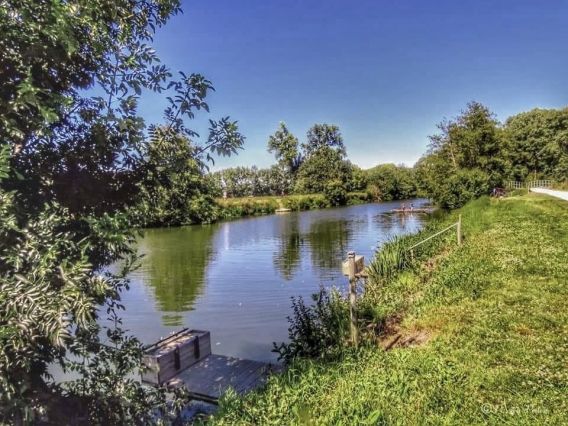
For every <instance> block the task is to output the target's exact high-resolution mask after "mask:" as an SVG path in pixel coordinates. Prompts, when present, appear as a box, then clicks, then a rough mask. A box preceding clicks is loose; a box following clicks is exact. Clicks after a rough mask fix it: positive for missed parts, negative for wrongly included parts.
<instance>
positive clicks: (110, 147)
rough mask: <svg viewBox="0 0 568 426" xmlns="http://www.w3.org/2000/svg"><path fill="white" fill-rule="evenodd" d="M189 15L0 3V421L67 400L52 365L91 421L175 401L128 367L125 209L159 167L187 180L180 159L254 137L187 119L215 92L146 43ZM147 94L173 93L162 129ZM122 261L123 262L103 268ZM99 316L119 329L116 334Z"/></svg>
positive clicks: (158, 3) (199, 162)
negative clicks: (196, 125)
mask: <svg viewBox="0 0 568 426" xmlns="http://www.w3.org/2000/svg"><path fill="white" fill-rule="evenodd" d="M179 10H180V8H179V1H178V0H116V1H112V2H108V1H103V0H92V1H89V2H85V1H82V2H67V1H63V0H54V1H43V0H42V1H36V0H24V1H14V0H6V1H3V2H1V3H0V31H1V32H2V38H1V39H0V50H1V51H2V54H1V55H0V78H1V79H2V87H1V88H0V94H1V96H0V144H2V146H0V148H1V149H0V152H1V153H2V154H1V155H0V156H1V157H2V158H3V160H0V164H3V166H2V167H1V168H0V169H2V170H4V169H5V168H7V170H8V171H7V172H3V173H2V178H1V180H0V235H1V238H0V343H1V345H0V360H1V362H0V389H1V391H0V421H1V422H7V423H18V422H32V421H34V415H35V414H37V412H38V410H39V411H41V410H44V409H46V408H49V407H44V406H42V402H41V401H45V400H46V397H47V396H48V395H56V394H57V395H58V390H57V388H55V387H53V386H51V385H52V383H51V382H50V380H49V377H48V376H46V375H45V373H46V367H47V365H49V364H50V363H52V362H54V361H58V362H60V363H61V365H63V366H64V367H65V368H67V369H69V368H75V369H76V370H77V372H78V373H79V377H80V379H79V382H75V385H74V384H73V382H71V383H70V384H68V385H67V387H68V391H69V392H70V393H71V395H74V396H77V397H79V398H80V399H81V400H82V401H86V402H87V403H88V405H89V410H90V411H89V415H90V416H91V420H92V421H93V422H95V423H96V422H97V421H102V419H104V421H105V422H109V423H113V422H114V423H128V422H131V423H134V422H139V423H145V422H149V421H152V419H155V417H153V414H154V413H152V412H151V410H153V409H155V408H156V407H159V405H157V404H158V403H160V404H162V405H161V407H162V408H164V407H165V399H164V398H161V397H160V396H159V395H158V394H159V393H152V391H151V390H149V389H145V388H142V387H141V386H140V385H139V384H137V383H136V382H134V381H132V380H130V379H129V378H128V377H127V376H126V375H127V374H129V373H130V370H131V369H135V368H136V367H137V366H139V358H138V356H139V355H140V351H139V350H140V345H139V343H138V342H137V341H136V340H135V339H130V338H127V337H125V335H124V333H123V332H122V331H121V330H120V317H119V316H118V310H120V308H121V305H120V303H119V299H120V291H121V290H123V289H125V288H127V287H128V280H127V279H126V274H127V272H128V271H129V270H130V268H131V267H132V265H133V262H134V261H135V255H134V253H133V251H132V243H133V241H134V235H133V233H132V232H131V231H129V229H130V227H131V222H130V221H129V218H128V217H127V216H126V215H125V214H123V213H122V212H123V211H125V208H126V207H128V206H131V205H132V204H134V203H135V202H136V201H137V199H138V195H139V193H138V191H139V188H140V184H141V183H143V178H144V176H145V173H146V172H147V171H148V170H149V169H152V168H153V167H154V164H153V163H159V162H160V161H162V159H163V160H164V161H165V167H166V169H165V171H166V172H165V173H163V174H162V175H161V177H165V178H167V179H169V180H170V182H169V183H167V185H171V184H172V181H171V178H172V177H175V179H174V180H177V179H178V178H183V179H185V176H180V175H179V174H176V173H177V172H178V170H177V169H176V167H177V164H176V161H177V160H175V161H170V160H171V159H172V158H171V156H170V154H173V155H174V156H175V155H177V154H176V152H180V153H182V154H183V155H182V159H181V161H182V162H188V161H190V160H191V161H193V162H195V164H196V166H194V167H203V165H204V164H205V163H207V162H208V161H211V160H212V155H213V154H219V155H230V154H233V153H235V152H236V151H237V149H239V148H240V146H241V145H242V143H243V138H242V136H241V135H240V134H239V133H238V131H237V126H236V123H235V122H233V121H230V120H229V119H228V118H224V119H221V120H218V121H214V120H212V121H211V123H210V132H209V137H208V138H207V140H206V141H205V142H203V143H202V144H199V143H198V142H197V141H196V140H197V134H196V133H195V132H194V131H193V130H191V128H190V127H188V124H187V123H188V121H189V120H191V119H192V118H193V117H194V116H195V114H196V113H197V112H198V111H201V110H203V111H209V106H208V104H207V102H206V97H207V95H208V93H209V92H210V91H211V90H213V87H212V85H211V83H210V82H209V81H208V80H207V79H205V78H204V77H203V76H201V75H198V74H191V75H185V74H180V76H179V77H178V78H174V77H173V74H172V72H171V71H170V70H169V69H168V68H166V67H165V66H164V65H162V64H161V63H160V62H159V58H158V57H157V55H156V53H155V51H154V50H153V48H152V47H151V45H150V43H151V42H152V39H153V36H154V33H155V30H156V29H157V28H159V27H161V26H162V25H164V24H165V23H166V21H167V20H168V19H169V18H170V17H171V16H172V15H173V14H175V13H177V12H179ZM85 89H91V90H85ZM143 91H154V92H158V93H161V92H164V93H168V94H169V95H170V96H169V97H168V101H169V105H168V107H167V109H166V111H165V114H164V122H162V123H158V124H157V125H156V126H153V127H151V128H150V130H151V131H150V133H151V137H149V136H148V134H147V132H146V131H145V123H144V121H143V120H142V118H141V117H140V115H139V114H138V111H137V101H138V98H139V96H141V94H142V92H143ZM190 140H191V141H192V142H191V143H190V142H189V141H190ZM160 149H164V152H161V153H160V155H157V156H156V155H155V153H156V152H155V150H160ZM4 165H7V167H4ZM158 169H159V167H158V166H156V167H155V168H154V170H158ZM158 171H159V170H158ZM172 171H173V174H172ZM167 185H166V186H167ZM173 187H176V185H173ZM118 260H122V261H123V262H122V264H123V265H124V270H123V271H121V272H120V273H117V274H111V273H110V272H108V271H106V268H105V266H106V265H108V264H109V263H111V262H115V261H118ZM101 305H102V306H101ZM101 312H102V313H106V314H107V315H108V317H109V318H110V319H111V321H112V322H113V323H114V325H115V326H114V327H110V328H107V329H106V333H104V331H105V330H102V329H101V326H100V325H99V323H98V322H97V318H98V315H99V314H100V313H101ZM101 337H103V338H104V339H105V340H106V341H102V340H101ZM103 343H104V344H103ZM105 344H110V345H111V346H113V347H114V350H113V351H109V350H108V349H107V347H106V346H105ZM69 353H73V354H75V355H76V356H78V357H79V359H81V358H82V357H84V359H85V360H87V359H88V360H89V362H88V363H86V362H85V364H82V363H76V362H75V361H74V359H73V357H68V356H67V355H68V354H69ZM109 365H112V366H113V367H112V368H107V367H108V366H109ZM76 383H80V385H76ZM61 423H66V421H63V420H62V421H61Z"/></svg>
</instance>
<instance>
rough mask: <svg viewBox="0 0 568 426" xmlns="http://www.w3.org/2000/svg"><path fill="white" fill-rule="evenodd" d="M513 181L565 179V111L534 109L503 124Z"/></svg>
mask: <svg viewBox="0 0 568 426" xmlns="http://www.w3.org/2000/svg"><path fill="white" fill-rule="evenodd" d="M505 135H506V138H507V142H508V149H509V158H510V161H511V164H512V177H513V178H514V179H516V180H521V181H522V180H525V179H527V178H528V177H529V176H531V177H533V178H534V177H540V178H545V179H546V178H553V179H557V180H565V179H567V177H568V108H564V109H558V110H555V109H548V110H547V109H538V108H537V109H533V110H532V111H528V112H523V113H520V114H517V115H514V116H512V117H509V118H508V119H507V121H506V123H505Z"/></svg>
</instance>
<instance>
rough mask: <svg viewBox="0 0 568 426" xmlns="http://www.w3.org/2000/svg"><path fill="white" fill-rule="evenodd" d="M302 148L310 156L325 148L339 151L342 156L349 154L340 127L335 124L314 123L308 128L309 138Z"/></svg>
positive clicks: (306, 155) (305, 154)
mask: <svg viewBox="0 0 568 426" xmlns="http://www.w3.org/2000/svg"><path fill="white" fill-rule="evenodd" d="M302 148H303V151H304V156H305V157H310V156H311V155H313V154H316V153H317V152H318V151H320V150H321V149H323V148H329V149H332V150H334V151H337V153H338V154H340V156H341V158H344V157H345V156H346V155H347V152H346V151H345V145H344V144H343V136H341V133H340V132H339V127H337V126H335V125H333V124H314V125H313V126H312V127H311V128H310V129H309V130H308V134H307V140H306V142H305V143H303V144H302Z"/></svg>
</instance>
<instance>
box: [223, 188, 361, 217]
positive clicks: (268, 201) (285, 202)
mask: <svg viewBox="0 0 568 426" xmlns="http://www.w3.org/2000/svg"><path fill="white" fill-rule="evenodd" d="M369 201H370V199H369V195H368V194H367V193H365V192H350V193H348V194H347V204H348V205H353V204H361V203H366V202H369ZM216 202H217V204H218V206H219V207H220V209H221V218H222V219H231V218H237V217H243V216H259V215H265V214H272V213H274V212H275V211H276V210H277V209H279V208H287V209H291V210H293V211H300V210H314V209H323V208H328V207H331V206H330V204H329V202H328V201H327V200H326V198H325V197H324V195H323V194H302V195H285V196H270V197H239V198H227V199H222V198H219V199H217V200H216Z"/></svg>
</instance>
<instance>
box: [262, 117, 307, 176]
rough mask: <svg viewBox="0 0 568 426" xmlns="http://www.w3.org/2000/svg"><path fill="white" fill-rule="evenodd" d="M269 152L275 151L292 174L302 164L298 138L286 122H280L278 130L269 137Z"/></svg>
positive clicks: (278, 159) (280, 161)
mask: <svg viewBox="0 0 568 426" xmlns="http://www.w3.org/2000/svg"><path fill="white" fill-rule="evenodd" d="M268 152H270V153H274V155H275V156H276V160H277V161H278V164H279V165H280V166H281V167H283V168H285V169H286V171H287V172H288V173H289V174H290V175H291V176H293V175H294V174H295V173H296V171H297V170H298V168H299V167H300V164H302V160H303V158H302V154H301V153H300V147H299V142H298V138H296V137H295V136H294V135H293V134H292V133H290V131H289V130H288V128H287V127H286V123H284V122H280V127H279V128H278V130H277V131H276V132H275V133H274V135H271V136H270V137H269V138H268Z"/></svg>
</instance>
